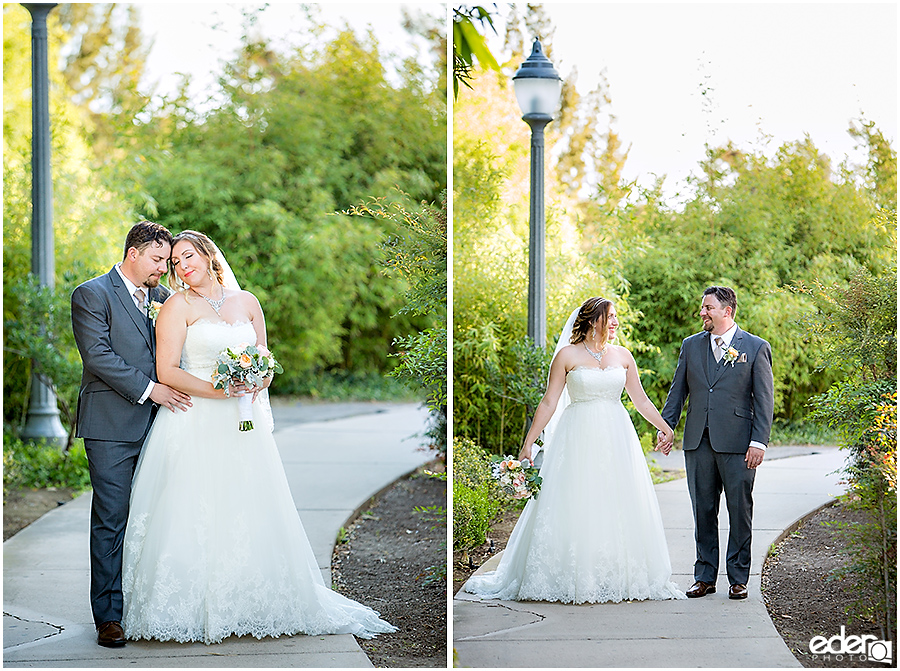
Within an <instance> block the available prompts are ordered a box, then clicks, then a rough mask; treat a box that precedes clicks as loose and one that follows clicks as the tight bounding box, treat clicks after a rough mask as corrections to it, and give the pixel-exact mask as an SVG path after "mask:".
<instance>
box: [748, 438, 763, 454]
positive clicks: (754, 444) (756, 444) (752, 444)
mask: <svg viewBox="0 0 900 671" xmlns="http://www.w3.org/2000/svg"><path fill="white" fill-rule="evenodd" d="M750 447H758V448H759V449H761V450H762V451H763V452H765V451H766V446H765V445H763V444H762V443H760V442H759V441H756V440H751V441H750Z"/></svg>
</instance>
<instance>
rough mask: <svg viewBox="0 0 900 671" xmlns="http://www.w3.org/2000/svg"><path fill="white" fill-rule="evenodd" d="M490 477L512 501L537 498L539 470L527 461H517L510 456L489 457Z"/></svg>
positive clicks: (539, 483) (539, 484) (539, 478)
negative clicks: (490, 462)
mask: <svg viewBox="0 0 900 671" xmlns="http://www.w3.org/2000/svg"><path fill="white" fill-rule="evenodd" d="M491 461H492V462H493V464H491V475H492V476H493V477H494V479H495V480H497V481H498V482H499V483H500V488H501V489H502V490H503V491H504V492H506V493H507V494H509V495H510V496H511V497H512V498H514V499H527V498H531V497H534V498H537V495H538V492H539V491H540V489H541V476H540V475H538V472H539V470H538V469H537V468H535V467H534V466H532V465H531V462H529V461H528V459H523V460H522V461H519V460H518V459H513V458H512V457H511V456H505V457H498V456H496V455H495V456H493V457H491Z"/></svg>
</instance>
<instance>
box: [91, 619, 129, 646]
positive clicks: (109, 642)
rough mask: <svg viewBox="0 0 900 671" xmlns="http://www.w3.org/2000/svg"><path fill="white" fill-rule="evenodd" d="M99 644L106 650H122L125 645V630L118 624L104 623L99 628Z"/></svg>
mask: <svg viewBox="0 0 900 671" xmlns="http://www.w3.org/2000/svg"><path fill="white" fill-rule="evenodd" d="M97 643H98V644H99V645H102V646H103V647H104V648H121V647H122V646H123V645H125V630H124V629H122V625H121V624H119V623H118V622H114V621H113V622H104V623H103V624H101V625H100V626H99V627H97Z"/></svg>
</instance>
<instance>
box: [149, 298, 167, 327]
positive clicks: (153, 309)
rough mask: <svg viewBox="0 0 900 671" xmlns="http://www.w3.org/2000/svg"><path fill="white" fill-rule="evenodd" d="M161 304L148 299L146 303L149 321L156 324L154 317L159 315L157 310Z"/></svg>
mask: <svg viewBox="0 0 900 671" xmlns="http://www.w3.org/2000/svg"><path fill="white" fill-rule="evenodd" d="M162 306H163V304H162V303H160V302H159V301H150V303H149V304H148V305H147V316H148V317H150V321H152V322H153V323H154V324H156V318H157V317H159V310H160V308H162Z"/></svg>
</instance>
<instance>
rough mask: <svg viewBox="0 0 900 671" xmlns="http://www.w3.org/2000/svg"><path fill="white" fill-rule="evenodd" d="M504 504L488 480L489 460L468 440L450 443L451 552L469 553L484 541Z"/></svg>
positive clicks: (501, 495) (496, 487) (493, 483)
mask: <svg viewBox="0 0 900 671" xmlns="http://www.w3.org/2000/svg"><path fill="white" fill-rule="evenodd" d="M506 504H507V497H506V496H504V495H503V493H502V492H501V490H500V486H499V485H498V484H497V481H496V480H494V478H493V477H491V458H490V457H489V456H488V453H487V452H486V451H485V450H484V449H482V448H481V447H479V446H478V445H476V444H475V443H474V442H473V441H471V440H469V439H468V438H454V440H453V549H454V550H458V551H466V550H471V549H472V548H475V547H478V546H479V545H481V544H482V543H484V542H485V540H486V534H487V530H488V529H489V528H490V526H491V522H492V521H493V519H494V517H496V516H497V514H498V513H499V512H500V511H501V510H502V509H503V508H504V507H505V505H506Z"/></svg>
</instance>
